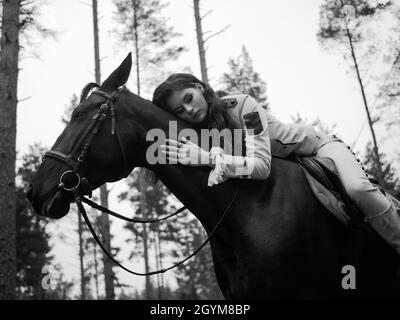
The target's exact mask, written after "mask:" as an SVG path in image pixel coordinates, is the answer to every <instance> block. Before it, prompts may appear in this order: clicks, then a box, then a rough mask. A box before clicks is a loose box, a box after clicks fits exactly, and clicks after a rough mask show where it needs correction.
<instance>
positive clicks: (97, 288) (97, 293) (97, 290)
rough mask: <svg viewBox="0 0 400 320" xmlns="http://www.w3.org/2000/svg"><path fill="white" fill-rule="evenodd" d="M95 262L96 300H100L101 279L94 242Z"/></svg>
mask: <svg viewBox="0 0 400 320" xmlns="http://www.w3.org/2000/svg"><path fill="white" fill-rule="evenodd" d="M93 260H94V281H95V286H96V299H97V300H99V277H98V276H97V273H98V272H99V270H98V266H97V247H96V243H95V242H94V241H93Z"/></svg>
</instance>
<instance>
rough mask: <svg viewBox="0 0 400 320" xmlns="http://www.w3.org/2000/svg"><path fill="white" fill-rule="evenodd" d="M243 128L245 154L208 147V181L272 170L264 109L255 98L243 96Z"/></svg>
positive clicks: (259, 174) (254, 176)
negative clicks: (209, 157)
mask: <svg viewBox="0 0 400 320" xmlns="http://www.w3.org/2000/svg"><path fill="white" fill-rule="evenodd" d="M241 117H242V119H241V120H242V122H243V128H244V130H245V146H246V155H245V156H235V155H229V154H224V152H223V150H222V149H221V148H218V147H214V148H212V149H211V150H210V154H211V158H212V159H213V160H214V161H213V163H215V168H214V170H212V171H211V172H210V175H209V179H208V185H209V186H212V185H214V184H218V183H221V182H223V181H225V180H226V179H228V178H244V179H257V180H264V179H267V178H268V177H269V174H270V171H271V147H270V138H269V133H268V119H267V112H266V110H265V109H264V108H263V107H261V105H260V104H258V103H257V101H256V100H255V99H253V98H252V97H250V96H246V97H245V99H244V102H243V108H242V112H241Z"/></svg>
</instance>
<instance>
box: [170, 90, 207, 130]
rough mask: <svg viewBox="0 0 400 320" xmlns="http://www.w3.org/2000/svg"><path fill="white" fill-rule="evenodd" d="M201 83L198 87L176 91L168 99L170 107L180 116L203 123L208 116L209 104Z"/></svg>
mask: <svg viewBox="0 0 400 320" xmlns="http://www.w3.org/2000/svg"><path fill="white" fill-rule="evenodd" d="M203 92H204V88H203V87H202V85H201V84H200V83H197V84H196V88H186V89H182V90H177V91H174V92H173V93H172V94H171V96H170V97H169V99H168V101H167V106H168V108H169V109H170V110H171V111H172V112H173V113H174V114H176V115H177V116H178V117H179V118H181V119H183V120H186V121H188V122H192V123H201V122H203V121H204V119H205V118H206V116H207V112H208V104H207V101H206V99H205V98H204V95H203Z"/></svg>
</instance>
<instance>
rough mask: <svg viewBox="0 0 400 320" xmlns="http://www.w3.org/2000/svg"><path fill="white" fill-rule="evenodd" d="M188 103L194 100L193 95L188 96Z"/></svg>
mask: <svg viewBox="0 0 400 320" xmlns="http://www.w3.org/2000/svg"><path fill="white" fill-rule="evenodd" d="M186 100H187V102H190V101H192V100H193V95H192V94H189V95H188V96H187V99H186Z"/></svg>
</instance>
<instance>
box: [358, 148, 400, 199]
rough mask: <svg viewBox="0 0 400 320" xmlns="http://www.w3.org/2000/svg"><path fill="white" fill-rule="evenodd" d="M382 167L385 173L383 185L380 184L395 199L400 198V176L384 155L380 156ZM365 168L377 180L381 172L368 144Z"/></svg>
mask: <svg viewBox="0 0 400 320" xmlns="http://www.w3.org/2000/svg"><path fill="white" fill-rule="evenodd" d="M380 159H381V161H382V162H381V167H382V172H383V183H380V185H381V187H383V188H384V189H385V190H386V191H388V192H389V193H391V194H392V195H393V196H395V197H399V196H400V176H399V174H398V172H396V170H395V168H394V167H393V165H392V163H391V162H389V161H387V160H386V155H385V154H384V153H381V154H380ZM363 163H364V167H365V172H366V173H367V174H368V175H369V176H372V177H374V178H377V175H378V174H379V171H378V169H377V167H376V162H375V161H374V151H373V148H372V145H371V143H368V144H367V146H366V148H365V154H364V161H363Z"/></svg>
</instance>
